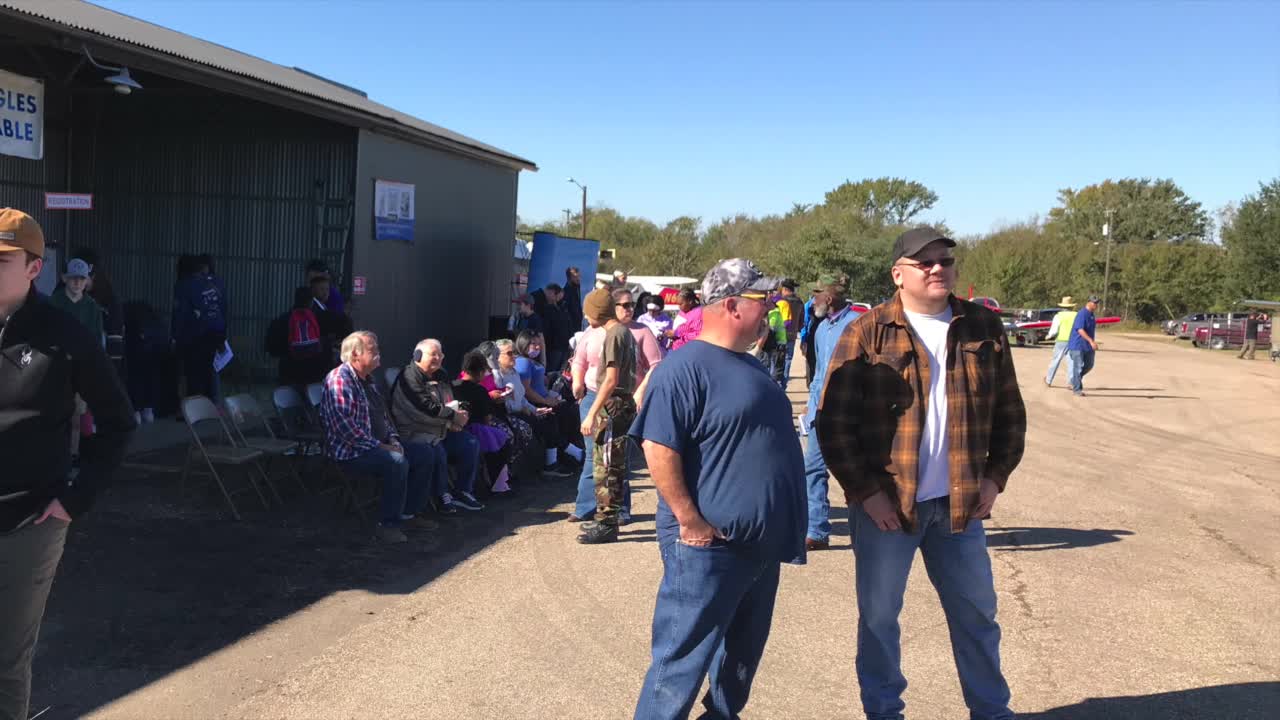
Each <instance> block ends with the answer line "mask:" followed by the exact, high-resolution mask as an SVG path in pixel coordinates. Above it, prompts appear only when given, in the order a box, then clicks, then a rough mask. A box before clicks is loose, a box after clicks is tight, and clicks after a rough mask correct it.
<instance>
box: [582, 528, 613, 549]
mask: <svg viewBox="0 0 1280 720" xmlns="http://www.w3.org/2000/svg"><path fill="white" fill-rule="evenodd" d="M617 541H618V526H617V525H601V524H600V523H596V524H595V525H592V526H591V527H590V528H588V529H587V530H586V531H585V532H583V533H582V534H581V535H579V536H578V542H580V543H582V544H583V545H603V544H604V543H611V542H617Z"/></svg>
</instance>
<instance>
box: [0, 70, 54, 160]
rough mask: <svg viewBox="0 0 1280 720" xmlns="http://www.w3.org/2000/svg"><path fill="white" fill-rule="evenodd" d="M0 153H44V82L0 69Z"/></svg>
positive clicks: (30, 155)
mask: <svg viewBox="0 0 1280 720" xmlns="http://www.w3.org/2000/svg"><path fill="white" fill-rule="evenodd" d="M0 154H4V155H15V156H17V157H20V158H27V159H28V160H39V159H41V158H43V157H44V82H42V81H40V80H37V79H35V78H29V77H25V76H22V75H15V74H14V73H11V72H7V71H5V70H0Z"/></svg>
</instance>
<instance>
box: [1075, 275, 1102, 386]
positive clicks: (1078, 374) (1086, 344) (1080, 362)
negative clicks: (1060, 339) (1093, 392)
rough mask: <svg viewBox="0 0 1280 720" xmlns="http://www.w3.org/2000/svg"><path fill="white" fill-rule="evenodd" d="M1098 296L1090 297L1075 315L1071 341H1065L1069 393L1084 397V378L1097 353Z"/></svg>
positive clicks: (1091, 366)
mask: <svg viewBox="0 0 1280 720" xmlns="http://www.w3.org/2000/svg"><path fill="white" fill-rule="evenodd" d="M1096 312H1098V296H1097V295H1090V296H1089V302H1088V303H1087V304H1086V305H1085V306H1084V309H1083V310H1081V311H1080V312H1079V313H1077V314H1076V321H1075V323H1074V324H1073V325H1072V326H1071V339H1070V340H1068V341H1067V355H1068V356H1069V357H1070V358H1071V392H1073V393H1075V394H1076V396H1077V397H1084V376H1085V375H1088V374H1089V371H1090V370H1092V369H1093V359H1094V357H1095V356H1096V355H1097V353H1098V342H1097V341H1096V340H1095V339H1094V338H1095V337H1097V334H1098V318H1097V317H1095V316H1094V313H1096Z"/></svg>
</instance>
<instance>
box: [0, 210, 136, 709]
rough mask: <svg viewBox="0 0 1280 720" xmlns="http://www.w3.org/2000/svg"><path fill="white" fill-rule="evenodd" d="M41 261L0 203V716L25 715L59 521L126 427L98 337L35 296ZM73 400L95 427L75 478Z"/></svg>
mask: <svg viewBox="0 0 1280 720" xmlns="http://www.w3.org/2000/svg"><path fill="white" fill-rule="evenodd" d="M43 265H44V233H43V231H41V229H40V225H39V224H38V223H37V222H36V221H35V220H34V219H33V218H32V217H31V216H30V215H28V214H26V213H24V212H22V211H20V210H15V209H13V208H2V209H0V612H3V614H4V619H3V621H0V720H26V718H27V712H28V705H29V704H30V700H31V658H32V656H33V655H34V653H35V648H36V638H37V637H38V636H39V633H40V622H41V620H42V619H43V617H44V608H45V601H46V600H47V599H48V597H49V588H50V587H51V586H52V585H53V577H54V575H55V574H56V573H57V570H58V563H59V562H60V561H61V559H62V548H63V545H64V543H65V542H66V539H67V528H68V526H69V525H70V523H72V522H74V521H76V520H78V519H79V518H80V517H81V516H82V515H83V514H84V513H85V512H87V511H88V510H89V508H90V506H91V505H92V504H93V501H94V498H95V496H96V495H97V494H98V493H99V492H101V491H102V489H103V488H104V487H106V486H107V485H108V484H109V482H110V480H111V476H112V474H114V473H115V471H116V469H117V468H118V467H119V466H120V462H121V460H123V459H124V454H125V449H126V448H127V447H128V446H129V439H130V437H132V435H133V430H134V427H135V423H134V418H133V407H132V406H131V405H130V403H129V397H128V396H127V395H126V394H125V391H124V388H123V387H121V385H120V380H119V378H118V377H117V376H116V371H115V368H114V367H113V366H112V364H111V360H110V359H109V358H108V357H107V353H106V351H105V350H104V349H103V347H102V336H101V334H98V335H94V334H92V333H90V331H89V330H87V329H85V327H84V326H83V325H81V324H80V322H79V321H78V320H77V319H76V318H75V317H73V316H71V315H70V314H68V313H66V312H63V311H62V310H59V309H57V308H56V307H54V305H53V304H52V303H50V302H49V301H48V300H47V299H46V298H44V297H41V296H40V295H39V293H37V292H36V290H35V286H34V285H33V281H34V280H35V279H36V278H37V277H39V276H40V270H41V268H42V267H43ZM89 302H90V303H92V302H93V301H92V300H90V301H89ZM94 312H97V310H96V309H95V310H94ZM77 396H79V397H80V398H82V399H83V401H84V404H85V405H86V406H87V407H88V409H89V411H90V412H92V413H93V416H94V419H95V421H96V424H97V432H95V433H94V434H93V435H92V436H90V437H86V438H84V439H83V440H82V441H81V445H80V468H79V472H78V473H77V472H73V471H72V464H71V442H70V436H71V422H72V417H73V416H74V415H75V413H76V397H77Z"/></svg>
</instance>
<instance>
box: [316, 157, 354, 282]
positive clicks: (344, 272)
mask: <svg viewBox="0 0 1280 720" xmlns="http://www.w3.org/2000/svg"><path fill="white" fill-rule="evenodd" d="M328 190H329V188H328V183H327V182H325V181H324V180H317V181H316V184H315V208H316V245H315V248H316V252H315V256H316V257H318V258H320V259H321V260H324V261H325V262H326V263H328V265H329V270H330V272H332V273H333V274H334V275H335V276H336V277H335V281H336V282H337V284H338V289H339V290H341V291H342V294H343V295H344V296H345V297H351V277H350V275H351V266H350V261H351V234H352V231H353V230H354V227H353V222H354V220H355V198H354V197H347V198H331V197H329V192H328Z"/></svg>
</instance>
